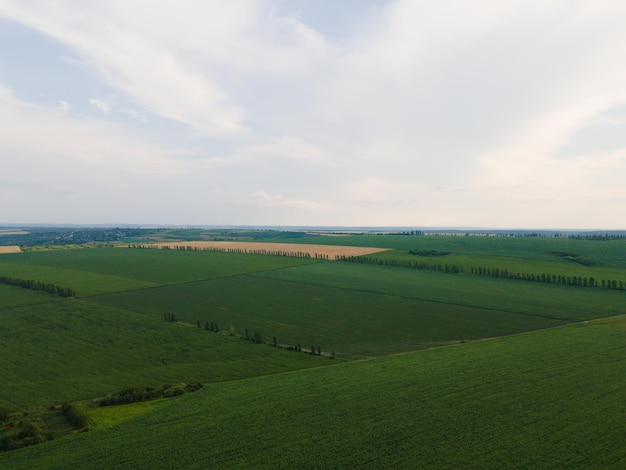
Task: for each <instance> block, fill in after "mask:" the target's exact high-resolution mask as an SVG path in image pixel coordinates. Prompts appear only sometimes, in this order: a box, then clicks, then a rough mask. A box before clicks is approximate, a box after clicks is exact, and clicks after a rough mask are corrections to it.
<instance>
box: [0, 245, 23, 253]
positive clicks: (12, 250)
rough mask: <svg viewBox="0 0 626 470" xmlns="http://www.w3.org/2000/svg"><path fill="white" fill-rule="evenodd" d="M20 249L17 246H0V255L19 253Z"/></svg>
mask: <svg viewBox="0 0 626 470" xmlns="http://www.w3.org/2000/svg"><path fill="white" fill-rule="evenodd" d="M21 252H22V249H21V248H20V247H19V246H0V255H3V254H6V253H21Z"/></svg>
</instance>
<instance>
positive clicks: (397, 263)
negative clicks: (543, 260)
mask: <svg viewBox="0 0 626 470" xmlns="http://www.w3.org/2000/svg"><path fill="white" fill-rule="evenodd" d="M337 259H338V260H340V261H348V262H352V263H364V264H376V265H379V266H394V267H401V268H411V269H426V270H431V271H439V272H445V273H453V274H458V273H463V272H464V268H463V266H460V265H457V264H432V263H427V262H419V261H411V260H397V259H380V258H371V257H368V256H340V257H337ZM469 274H473V275H476V276H485V277H495V278H500V279H513V280H520V281H530V282H543V283H546V284H560V285H567V286H576V287H602V288H605V289H613V290H624V281H620V280H618V279H602V280H597V279H595V278H594V277H586V276H564V275H561V274H550V273H519V272H510V271H509V270H508V269H506V268H505V269H500V268H493V267H482V266H476V267H475V266H472V267H470V272H469Z"/></svg>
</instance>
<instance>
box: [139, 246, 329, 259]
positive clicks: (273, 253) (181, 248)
mask: <svg viewBox="0 0 626 470" xmlns="http://www.w3.org/2000/svg"><path fill="white" fill-rule="evenodd" d="M128 248H141V249H143V248H152V249H154V248H157V249H160V250H176V251H210V252H215V253H239V254H246V255H270V256H289V257H291V258H307V259H309V258H311V259H329V258H328V255H326V254H322V253H314V254H313V255H311V253H309V252H306V251H286V250H268V249H265V248H258V249H248V248H226V247H219V246H188V245H174V246H167V245H164V246H158V245H141V244H130V245H128Z"/></svg>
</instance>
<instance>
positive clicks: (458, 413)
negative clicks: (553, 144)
mask: <svg viewBox="0 0 626 470" xmlns="http://www.w3.org/2000/svg"><path fill="white" fill-rule="evenodd" d="M470 238H471V239H465V237H432V236H429V237H420V236H402V237H400V236H369V237H367V236H350V237H316V238H315V239H307V238H294V239H293V240H290V242H291V241H297V242H298V243H300V242H305V243H303V244H302V243H300V244H296V243H289V244H278V243H267V244H260V243H256V244H254V245H252V246H247V245H246V246H242V245H238V246H237V245H215V244H212V245H210V246H208V245H198V246H194V247H193V248H196V249H195V250H194V249H187V248H185V249H174V248H173V247H174V245H176V244H177V243H178V242H173V243H172V246H170V249H160V250H149V249H128V248H126V249H122V248H112V247H109V248H104V247H99V248H90V249H76V250H71V249H70V250H63V251H30V252H26V253H13V254H5V255H2V257H0V278H3V279H5V281H7V282H8V281H10V280H12V279H13V280H15V279H18V278H19V279H22V280H35V281H39V282H40V283H41V284H36V285H37V286H39V285H41V286H45V285H46V284H53V285H55V286H62V287H66V288H70V289H72V290H73V291H74V292H75V298H65V297H60V296H58V295H52V294H50V293H48V292H45V291H41V290H33V289H24V288H21V287H17V286H14V285H8V284H6V283H2V284H0V320H2V328H1V329H0V361H1V362H0V405H4V406H7V407H8V408H9V409H10V410H11V412H12V413H13V414H12V417H11V418H10V420H11V422H13V421H16V420H18V419H19V420H24V419H25V416H24V415H23V412H29V413H31V416H35V417H36V416H39V415H38V414H37V413H39V412H38V411H37V409H46V407H49V406H52V405H59V404H60V403H63V402H67V401H73V402H84V403H85V404H89V403H91V401H92V400H93V399H94V398H97V397H102V396H105V395H107V394H110V393H114V392H116V391H119V390H123V389H128V388H129V387H135V388H137V389H145V388H147V387H156V386H160V385H161V384H164V383H181V382H182V383H203V384H204V385H205V386H204V389H203V390H201V391H199V392H195V393H194V394H191V395H188V396H187V395H185V396H182V397H179V398H176V399H168V400H165V401H159V402H154V404H151V402H147V403H140V404H136V405H124V406H128V407H129V408H125V410H127V411H123V410H122V409H119V411H118V409H117V408H116V407H112V408H111V411H110V412H107V411H106V409H99V408H97V409H94V410H93V413H92V414H91V416H92V424H91V426H92V427H93V428H94V430H93V431H92V432H88V433H83V434H76V435H70V436H66V437H62V438H59V439H56V440H52V441H49V442H46V443H42V444H38V445H36V446H32V447H28V448H25V449H21V450H19V451H17V450H14V451H9V452H5V453H0V466H1V467H2V468H59V467H63V466H72V467H77V468H88V467H87V465H89V468H112V467H115V466H119V465H120V463H121V462H125V464H126V465H130V466H132V467H133V468H172V462H175V464H176V465H177V466H179V467H181V468H215V467H243V466H248V467H249V466H255V467H256V466H271V467H275V466H276V465H279V466H280V465H289V466H293V465H297V466H304V467H307V466H311V463H312V462H313V463H314V464H313V466H315V465H318V466H319V467H320V468H329V467H344V468H356V467H360V466H364V465H369V466H371V467H375V468H388V467H389V466H390V465H391V466H395V467H415V466H420V465H422V464H423V465H424V466H430V467H441V466H444V467H445V466H448V467H459V466H461V467H467V466H472V464H476V465H479V466H482V467H487V468H502V467H503V466H504V467H516V466H517V467H521V468H529V467H539V466H544V465H545V466H553V467H554V466H557V467H562V466H578V467H579V466H580V465H583V466H584V465H588V466H590V467H598V466H599V467H605V468H606V467H613V468H620V466H621V464H623V463H624V459H625V458H626V453H624V452H621V451H620V450H619V449H620V447H619V446H617V447H616V446H614V445H612V443H614V442H616V441H617V440H618V439H619V436H621V435H623V433H624V431H626V427H624V425H623V424H622V423H623V422H625V421H624V419H623V418H625V417H626V415H625V409H624V406H623V404H622V403H623V396H622V394H621V392H620V390H621V377H622V375H623V370H624V364H623V363H622V362H623V361H622V359H621V358H622V356H623V354H621V352H620V351H621V350H622V349H623V344H624V343H623V342H624V340H625V339H626V336H624V332H625V331H626V330H625V329H624V320H623V318H622V317H620V316H618V315H619V314H623V313H626V292H625V291H624V290H621V289H620V284H619V282H620V281H623V280H626V275H625V274H626V269H625V268H626V266H624V264H625V263H624V262H623V260H624V254H625V253H626V243H624V241H623V240H621V241H620V240H611V241H589V240H560V239H559V240H546V239H531V240H528V239H515V238H489V239H487V238H484V239H479V238H473V237H470ZM280 241H281V242H284V241H285V240H284V239H281V240H280ZM312 241H317V242H321V243H326V244H327V246H330V247H331V248H332V249H333V250H335V251H332V252H329V251H324V248H323V247H319V246H316V247H307V245H310V244H311V242H312ZM212 243H214V242H212ZM266 245H271V246H266ZM345 245H354V246H359V248H361V249H363V250H361V251H360V252H359V253H361V254H360V256H365V257H368V258H372V260H373V261H370V262H368V263H367V264H365V263H359V262H355V260H353V261H332V259H333V258H334V257H335V256H336V255H339V258H342V257H345V256H357V255H355V254H350V252H349V251H345V248H342V246H345ZM177 246H181V247H182V246H183V245H182V244H181V245H177ZM368 246H374V247H375V248H376V249H374V250H370V249H369V248H368ZM220 247H221V248H224V249H221V248H220ZM199 248H210V250H200V249H199ZM415 248H420V249H423V250H424V252H427V251H432V252H434V251H437V252H450V254H449V255H441V256H438V259H437V260H435V261H434V262H435V263H439V264H442V265H445V263H446V262H447V263H449V264H458V265H463V266H464V267H472V266H473V265H474V264H481V263H483V262H484V261H485V260H489V261H491V262H492V264H493V266H503V265H505V264H507V265H508V266H516V267H517V268H519V269H520V270H528V271H531V270H532V271H533V272H541V270H542V269H544V270H545V269H546V268H547V267H551V268H553V269H554V270H555V271H559V272H562V273H564V275H566V276H570V277H573V276H577V274H575V273H582V274H581V275H580V276H581V278H582V276H583V275H584V276H597V277H598V279H601V276H610V278H612V279H614V280H615V281H616V283H615V285H614V286H612V285H609V286H607V287H604V288H603V287H602V286H601V285H597V286H594V287H589V286H587V287H583V286H582V284H581V285H570V284H559V283H547V282H538V281H536V282H530V281H526V280H515V279H503V278H495V277H488V276H483V275H478V274H475V273H473V272H472V271H471V270H469V269H464V270H463V272H454V273H452V272H445V270H430V269H413V268H407V267H403V266H402V263H397V262H395V261H394V260H396V261H402V260H414V259H416V257H415V255H411V254H410V253H409V250H412V249H415ZM383 249H384V250H387V251H381V250H383ZM307 250H311V251H307ZM337 250H344V251H343V252H341V251H337ZM388 250H391V251H388ZM229 251H230V252H229ZM235 251H236V252H235ZM270 252H271V253H273V254H274V256H273V255H269V254H260V253H270ZM554 252H560V253H568V254H575V255H576V256H569V255H568V257H563V256H562V257H555V255H554V254H553V253H554ZM302 253H308V254H309V255H308V256H306V255H305V256H303V255H302ZM276 254H280V256H275V255H276ZM289 254H292V256H289ZM315 254H317V255H319V256H315ZM331 254H332V256H331ZM321 255H324V256H321ZM446 257H447V258H446ZM572 259H574V261H572ZM576 259H582V260H585V262H586V261H589V260H591V261H592V263H591V264H588V265H583V264H580V263H577V262H576V261H575V260H576ZM568 273H569V274H568ZM29 285H30V284H29ZM33 285H35V284H33ZM599 318H605V319H604V320H594V319H599ZM209 325H210V328H209ZM218 325H219V326H218ZM554 327H559V328H554ZM255 339H256V340H259V341H256V342H255V341H254V340H255ZM484 339H490V341H477V340H484ZM435 346H437V348H434V349H433V347H435ZM310 351H313V352H314V353H315V354H310V353H309V354H306V353H305V352H310ZM407 351H410V353H408V354H400V355H398V353H403V352H404V353H406V352H407ZM331 358H334V359H331ZM321 366H325V367H321ZM254 377H256V378H254ZM563 394H565V395H566V396H567V397H568V399H567V400H562V396H563ZM587 399H591V403H592V404H591V405H589V404H588V403H587ZM585 406H587V408H585ZM337 417H340V419H337ZM31 419H37V418H31ZM242 420H243V421H242ZM581 423H584V425H581ZM602 423H606V424H604V425H603V424H602ZM38 425H40V426H45V423H44V422H40V423H39V424H38ZM130 436H133V437H132V438H131V437H130ZM419 436H422V437H421V438H419ZM546 436H549V437H548V438H546ZM592 436H593V438H592ZM0 439H2V435H0ZM243 441H245V442H248V443H249V445H248V446H247V447H246V449H247V450H244V449H241V448H239V447H237V445H236V443H237V442H243ZM269 443H271V444H269ZM521 449H523V451H522V450H521ZM170 458H171V459H172V460H169V459H170ZM93 462H98V464H97V465H100V466H99V467H98V466H97V465H96V467H94V466H93V465H94V464H93ZM417 462H419V464H418V463H417ZM590 462H591V463H590ZM176 465H175V466H176Z"/></svg>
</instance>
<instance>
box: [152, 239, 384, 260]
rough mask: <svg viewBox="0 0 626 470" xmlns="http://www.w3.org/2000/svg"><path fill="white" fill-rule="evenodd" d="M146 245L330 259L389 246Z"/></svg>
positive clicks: (241, 243) (183, 243)
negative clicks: (305, 255) (306, 255)
mask: <svg viewBox="0 0 626 470" xmlns="http://www.w3.org/2000/svg"><path fill="white" fill-rule="evenodd" d="M146 246H148V247H150V246H153V247H155V248H163V247H167V248H176V247H191V248H197V249H207V250H210V249H224V250H225V251H229V250H233V251H234V250H241V252H242V253H263V252H265V254H278V253H279V252H281V253H287V254H289V253H294V256H298V255H297V254H301V253H305V254H308V255H310V256H311V258H324V259H330V260H336V259H337V257H340V256H361V255H369V254H371V253H378V252H380V251H388V250H389V248H372V247H361V246H331V245H300V244H296V243H262V242H259V243H256V242H168V243H155V244H154V245H146Z"/></svg>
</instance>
